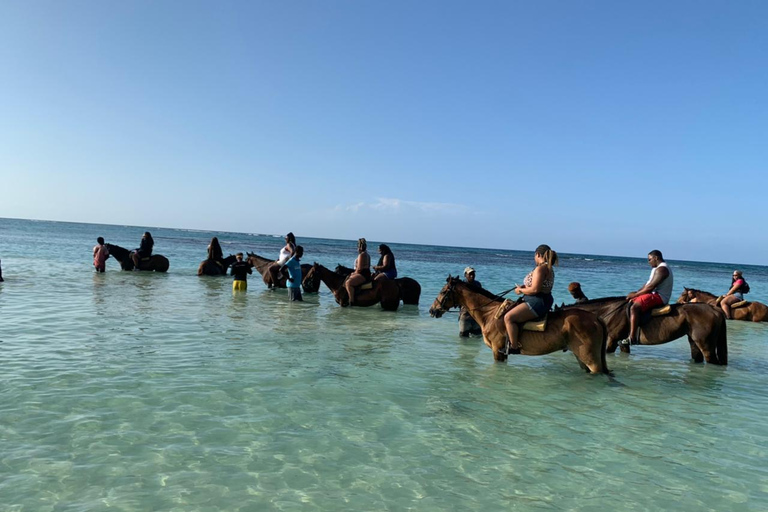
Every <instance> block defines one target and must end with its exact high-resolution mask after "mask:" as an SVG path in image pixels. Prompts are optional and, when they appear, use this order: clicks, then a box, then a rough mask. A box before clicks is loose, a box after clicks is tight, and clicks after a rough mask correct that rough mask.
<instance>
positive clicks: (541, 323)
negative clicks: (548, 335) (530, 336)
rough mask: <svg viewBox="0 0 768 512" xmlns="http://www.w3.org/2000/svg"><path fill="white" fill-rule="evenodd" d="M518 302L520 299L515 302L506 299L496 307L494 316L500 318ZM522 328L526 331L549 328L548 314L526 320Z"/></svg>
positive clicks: (540, 330) (542, 330) (541, 330)
mask: <svg viewBox="0 0 768 512" xmlns="http://www.w3.org/2000/svg"><path fill="white" fill-rule="evenodd" d="M517 304H519V301H514V302H513V301H511V300H509V299H504V302H502V303H501V304H499V307H498V308H497V309H496V313H494V314H493V318H495V319H496V320H500V319H501V318H502V317H503V316H504V315H506V314H507V311H509V310H510V309H512V308H513V307H515V306H516V305H517ZM522 329H523V330H524V331H533V332H544V331H545V330H546V329H547V315H544V317H543V318H537V319H536V320H531V321H529V322H525V323H524V324H523V325H522Z"/></svg>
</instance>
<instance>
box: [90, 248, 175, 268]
mask: <svg viewBox="0 0 768 512" xmlns="http://www.w3.org/2000/svg"><path fill="white" fill-rule="evenodd" d="M105 245H106V246H107V249H109V255H110V256H112V257H113V258H115V259H116V260H117V261H118V262H119V263H120V267H121V268H122V269H123V270H133V268H134V264H133V259H132V258H131V254H133V252H134V251H129V250H128V249H126V248H124V247H120V246H119V245H114V244H105ZM169 266H170V263H169V262H168V258H166V257H165V256H163V255H162V254H153V255H152V256H150V257H149V258H142V259H141V260H139V270H154V271H155V272H167V271H168V267H169Z"/></svg>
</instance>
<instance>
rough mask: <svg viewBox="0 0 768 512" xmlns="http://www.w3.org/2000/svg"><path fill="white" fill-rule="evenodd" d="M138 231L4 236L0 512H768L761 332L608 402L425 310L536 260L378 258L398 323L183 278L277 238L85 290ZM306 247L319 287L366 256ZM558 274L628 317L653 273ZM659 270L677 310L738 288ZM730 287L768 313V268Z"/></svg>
mask: <svg viewBox="0 0 768 512" xmlns="http://www.w3.org/2000/svg"><path fill="white" fill-rule="evenodd" d="M143 231H144V228H139V227H121V226H103V225H90V224H70V223H55V222H44V221H25V220H10V219H0V259H2V264H3V276H4V277H5V279H6V282H4V283H0V361H2V365H3V372H2V374H1V376H0V385H1V386H2V389H3V392H2V398H0V440H2V444H1V445H0V504H1V505H0V510H10V511H47V510H50V511H53V510H56V511H58V510H131V511H133V510H137V511H138V510H179V511H181V510H184V511H189V510H228V511H229V510H243V511H245V510H328V509H342V510H405V509H413V510H420V511H421V510H496V509H502V508H503V509H513V510H593V509H596V508H601V507H610V508H611V509H618V510H659V509H672V508H674V509H676V510H696V511H700V510H755V511H757V510H765V509H766V508H768V486H766V482H768V467H766V465H765V462H764V461H765V460H766V455H768V454H766V448H765V447H766V446H768V443H766V441H768V427H766V424H765V421H764V418H765V417H766V415H767V414H768V398H766V397H767V396H768V394H766V393H765V389H766V384H767V383H768V378H766V373H767V372H766V370H768V351H767V350H766V342H768V325H765V324H752V323H747V322H729V323H728V329H729V331H728V336H729V362H730V364H729V365H728V366H727V367H725V368H720V367H716V366H709V365H703V364H693V363H691V362H690V360H689V349H688V343H687V341H686V340H684V339H681V340H678V341H675V342H672V343H669V344H666V345H662V346H658V347H637V348H635V347H633V353H632V354H631V355H630V356H625V355H614V356H609V358H608V365H609V367H610V368H611V369H612V370H613V371H614V372H615V375H616V377H615V380H609V379H607V378H605V377H603V376H588V375H585V374H584V373H583V372H581V371H580V370H579V368H578V365H577V363H576V362H575V360H574V358H573V356H572V355H571V354H552V355H549V356H543V357H535V358H534V357H511V358H510V361H509V363H508V364H498V363H494V362H493V360H492V356H491V353H490V351H489V350H488V349H487V348H486V347H485V345H484V344H483V343H482V341H481V340H480V339H479V338H470V339H468V340H467V339H460V338H459V337H458V335H457V330H458V328H457V322H456V315H446V317H444V318H441V319H433V318H430V317H429V314H428V312H427V310H428V308H429V305H430V304H431V302H432V301H433V300H434V298H435V296H436V295H437V292H438V291H439V289H440V288H441V287H442V285H443V284H444V282H445V278H446V277H447V275H448V273H452V274H454V275H456V274H457V273H460V272H461V271H462V269H463V268H464V267H465V266H467V265H472V266H474V267H475V268H476V269H477V272H478V279H479V280H480V281H482V282H483V284H484V286H485V287H486V288H489V289H491V290H493V291H501V290H504V289H507V288H509V287H510V286H512V285H513V284H514V283H515V282H519V281H520V280H521V279H522V278H523V276H524V275H525V273H527V272H528V271H529V270H530V268H531V267H532V266H533V255H532V250H533V247H532V248H531V251H524V252H518V251H499V250H488V249H471V248H451V247H434V246H416V245H408V244H394V243H389V242H388V241H384V242H387V243H389V245H390V246H391V247H392V249H393V251H394V252H395V254H396V256H397V258H398V267H399V270H400V273H401V274H403V275H408V276H411V277H414V278H416V279H418V280H419V282H420V283H421V284H422V287H423V293H422V299H421V304H420V305H419V306H418V307H401V309H400V310H399V311H398V312H397V313H387V312H383V311H381V310H380V309H379V308H368V309H356V308H353V309H342V308H339V307H338V306H337V305H336V304H335V303H334V301H333V298H332V296H331V294H330V292H328V290H327V289H326V288H324V287H323V288H321V293H319V294H317V295H305V302H304V303H290V302H289V301H288V300H287V293H286V292H285V290H278V291H275V292H269V291H267V290H266V289H265V288H264V286H263V285H262V284H261V283H260V281H259V280H258V279H257V278H252V279H251V280H250V281H251V283H250V285H249V290H248V292H247V293H245V294H237V295H233V293H232V291H231V278H229V277H227V278H213V277H198V276H196V275H195V271H196V269H197V265H198V264H199V263H200V261H201V260H203V259H204V258H205V248H206V245H207V243H208V242H209V241H210V238H211V236H218V237H219V240H220V241H221V243H222V247H223V249H224V253H225V254H228V253H230V252H232V253H234V252H238V251H243V252H245V251H246V250H249V251H254V252H257V253H259V254H262V255H264V256H268V257H272V256H275V255H276V254H277V252H278V250H279V247H280V242H281V239H279V238H275V237H271V236H263V235H261V236H260V235H247V234H236V233H215V232H206V231H193V230H174V229H162V228H160V229H151V231H152V234H153V237H154V238H155V241H156V244H155V250H156V252H158V253H161V254H164V255H165V256H167V257H168V258H169V259H170V261H171V267H170V270H169V272H168V273H167V274H155V273H144V272H121V271H119V266H118V265H117V263H116V262H115V261H114V260H112V259H110V260H109V261H108V263H107V273H106V274H102V275H98V274H95V273H94V272H93V270H92V266H91V248H92V247H93V245H94V244H95V239H96V237H97V236H104V237H105V239H106V240H107V241H108V242H111V243H115V244H118V245H122V246H124V247H126V248H132V247H134V246H136V245H138V241H139V239H140V236H141V233H142V232H143ZM542 242H546V240H542ZM299 243H300V244H302V245H304V247H305V251H306V255H305V258H304V261H305V262H312V261H318V262H320V263H322V264H324V265H326V266H329V267H332V266H335V265H336V264H337V263H343V264H347V265H349V264H350V263H351V262H352V260H353V259H354V257H355V253H356V251H355V243H354V242H350V241H338V240H326V239H310V238H302V237H301V236H299ZM375 243H376V242H374V241H369V245H370V246H371V247H372V248H373V247H374V244H375ZM659 248H660V249H661V250H662V251H663V249H664V248H663V247H659ZM554 249H555V250H557V247H554ZM649 249H650V248H649ZM561 256H562V258H561V266H560V267H559V268H558V269H557V281H556V285H555V290H554V294H555V299H556V303H560V302H570V300H569V296H568V294H567V291H566V286H567V284H568V282H570V281H580V282H581V283H582V286H583V288H584V291H585V293H586V294H587V295H588V296H590V297H599V296H609V295H622V294H625V293H627V292H628V291H631V290H635V289H637V288H638V287H639V286H641V285H642V284H643V283H644V282H645V280H646V279H647V277H648V273H649V267H648V265H647V263H646V262H645V261H644V260H643V259H642V256H644V255H639V256H641V258H638V259H630V258H617V257H607V256H584V255H567V254H563V255H561ZM670 265H671V266H672V269H673V271H674V273H675V289H674V297H675V298H676V297H677V296H678V295H679V294H680V292H681V291H682V287H683V286H688V287H695V288H700V289H705V290H708V291H712V292H713V293H722V292H724V291H725V289H727V286H728V283H729V281H730V273H731V271H732V270H733V268H734V267H733V266H732V265H729V264H717V263H696V262H675V261H671V262H670ZM739 268H741V269H742V270H743V271H744V273H745V277H746V278H747V280H748V281H749V282H750V285H751V287H752V290H753V293H750V295H749V296H748V298H749V299H752V300H760V301H762V302H768V268H766V267H760V266H750V265H745V266H740V267H739Z"/></svg>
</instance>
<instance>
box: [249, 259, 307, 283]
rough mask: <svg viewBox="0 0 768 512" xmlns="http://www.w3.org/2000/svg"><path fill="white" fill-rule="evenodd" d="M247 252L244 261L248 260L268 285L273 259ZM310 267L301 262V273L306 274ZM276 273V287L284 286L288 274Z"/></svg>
mask: <svg viewBox="0 0 768 512" xmlns="http://www.w3.org/2000/svg"><path fill="white" fill-rule="evenodd" d="M247 254H248V259H247V260H246V261H247V262H248V264H249V265H251V266H252V267H253V268H255V269H256V272H258V273H259V274H260V275H261V279H262V281H264V284H266V285H267V286H269V283H271V282H272V276H271V275H270V273H269V266H270V265H272V264H273V263H274V262H275V260H270V259H267V258H264V257H262V256H259V255H258V254H255V253H252V252H249V253H247ZM311 268H312V265H309V264H308V263H302V264H301V275H302V276H306V275H307V273H308V272H309V270H310V269H311ZM277 275H278V281H277V288H285V287H286V283H287V282H288V276H287V275H285V274H284V273H282V272H279V273H278V274H277ZM302 279H303V278H302ZM305 291H306V289H305ZM315 291H317V290H315Z"/></svg>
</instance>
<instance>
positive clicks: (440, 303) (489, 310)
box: [429, 276, 610, 373]
mask: <svg viewBox="0 0 768 512" xmlns="http://www.w3.org/2000/svg"><path fill="white" fill-rule="evenodd" d="M502 301H503V299H502V298H501V297H499V296H498V295H494V294H493V293H491V292H489V291H487V290H483V289H473V288H470V287H469V286H467V283H465V282H464V281H462V280H461V279H459V278H458V277H451V276H448V280H447V282H446V285H445V286H444V287H443V289H442V290H440V293H439V294H438V295H437V298H436V299H435V301H434V302H433V303H432V307H430V308H429V314H430V315H432V316H433V317H436V318H440V317H441V316H442V315H443V313H445V312H446V311H448V310H449V309H451V308H456V307H460V306H464V307H466V309H467V311H468V312H469V314H470V315H471V316H472V318H474V320H475V322H477V323H478V324H479V325H480V327H481V328H482V330H483V341H484V342H485V344H486V345H488V347H490V348H491V350H492V351H493V358H494V359H495V360H496V361H506V359H507V355H506V354H505V353H504V350H503V349H504V346H505V345H506V332H504V331H503V330H499V327H498V322H497V321H496V319H495V318H494V315H495V313H496V311H497V310H498V308H499V306H500V305H501V303H502ZM520 332H521V336H520V344H521V345H522V347H521V349H520V353H521V354H523V355H529V356H539V355H544V354H549V353H552V352H557V351H560V350H565V349H570V351H571V352H573V354H574V355H575V356H576V359H577V360H578V361H579V366H581V368H582V369H584V370H586V371H587V372H590V373H610V371H609V370H608V365H607V364H606V361H605V342H606V328H605V326H604V325H603V322H602V321H601V320H600V319H599V318H598V317H597V316H596V315H594V314H592V313H590V312H588V311H584V310H579V309H572V310H568V311H556V312H552V313H549V314H548V315H547V327H546V329H545V330H544V331H542V332H532V331H526V330H524V329H523V330H521V331H520Z"/></svg>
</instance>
